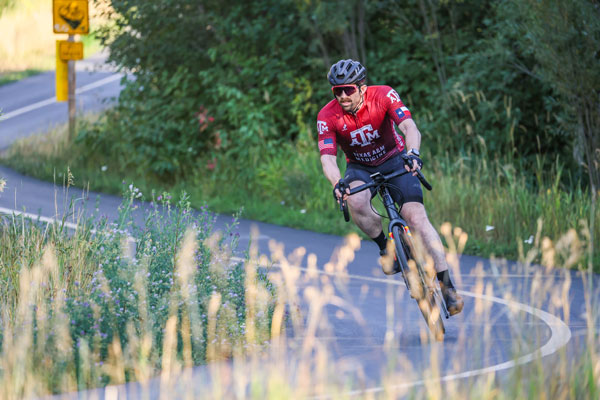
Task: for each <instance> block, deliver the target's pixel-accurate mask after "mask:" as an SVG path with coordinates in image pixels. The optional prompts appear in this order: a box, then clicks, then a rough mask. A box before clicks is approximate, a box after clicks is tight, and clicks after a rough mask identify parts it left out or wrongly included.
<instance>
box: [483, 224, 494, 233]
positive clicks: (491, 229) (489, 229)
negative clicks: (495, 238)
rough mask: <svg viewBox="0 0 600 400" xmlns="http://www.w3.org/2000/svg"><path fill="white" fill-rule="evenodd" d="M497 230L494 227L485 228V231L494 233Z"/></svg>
mask: <svg viewBox="0 0 600 400" xmlns="http://www.w3.org/2000/svg"><path fill="white" fill-rule="evenodd" d="M494 229H495V228H494V227H493V226H492V225H486V226H485V231H486V232H489V231H493V230H494Z"/></svg>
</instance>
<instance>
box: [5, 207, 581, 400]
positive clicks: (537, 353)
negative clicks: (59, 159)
mask: <svg viewBox="0 0 600 400" xmlns="http://www.w3.org/2000/svg"><path fill="white" fill-rule="evenodd" d="M0 213H4V214H15V215H22V216H24V217H26V218H31V219H34V220H38V219H39V220H40V221H43V222H47V223H54V222H60V220H58V219H56V218H48V217H40V216H37V215H34V214H31V213H25V212H22V211H18V210H11V209H8V208H3V207H0ZM65 226H67V227H69V228H71V229H76V228H77V225H76V224H73V223H70V222H65ZM128 240H129V241H133V242H135V239H134V238H132V237H129V238H128ZM232 260H233V261H237V262H244V261H245V259H243V258H240V257H232ZM273 266H274V267H279V265H278V264H277V263H276V264H273ZM294 268H298V269H300V270H301V271H304V272H309V269H308V268H304V267H294ZM313 271H314V270H313ZM316 272H317V273H319V274H321V275H329V276H335V275H336V274H335V273H332V272H327V271H323V270H319V269H317V270H316ZM345 276H346V277H348V278H350V279H358V280H362V281H368V282H377V283H386V284H390V285H404V282H402V281H400V280H396V279H385V278H372V277H368V276H361V275H353V274H348V275H345ZM458 293H460V294H462V295H464V296H469V297H473V298H479V299H482V300H487V301H492V302H495V303H498V304H502V305H505V306H508V307H512V308H514V309H517V310H520V311H523V312H527V313H529V314H531V315H533V316H534V317H537V318H540V319H541V320H542V321H544V323H545V324H546V325H548V327H549V328H550V331H551V334H550V339H548V341H547V342H546V343H545V344H544V345H543V346H542V347H540V348H539V349H536V350H534V351H532V352H531V353H529V354H526V355H524V356H521V357H519V358H517V359H515V360H510V361H505V362H503V363H500V364H496V365H492V366H489V367H485V368H479V369H474V370H470V371H465V372H460V373H457V374H450V375H445V376H442V377H440V378H437V379H431V380H424V379H420V380H416V381H413V382H405V383H402V384H399V385H393V386H391V387H388V388H383V387H381V386H377V387H373V388H369V389H364V390H355V391H351V392H347V393H345V394H346V395H359V394H364V393H379V392H383V391H384V390H389V389H404V388H411V387H414V386H419V385H423V384H425V383H426V382H440V381H441V382H448V381H453V380H457V379H464V378H469V377H473V376H477V375H484V374H489V373H493V372H498V371H502V370H505V369H508V368H512V367H515V366H517V365H522V364H526V363H528V362H531V361H533V360H534V359H535V358H536V357H545V356H548V355H550V354H553V353H555V352H556V351H557V350H558V349H560V348H561V347H563V346H565V345H566V344H567V343H568V342H569V340H571V329H570V328H569V327H568V326H567V324H565V323H564V321H562V320H561V319H560V318H558V317H556V316H554V315H552V314H550V313H548V312H546V311H544V310H541V309H539V308H535V307H531V306H528V305H527V304H523V303H519V302H517V301H514V300H506V299H501V298H499V297H495V296H488V295H484V294H477V293H473V292H467V291H465V290H458ZM330 397H331V396H319V397H315V398H318V399H321V398H330Z"/></svg>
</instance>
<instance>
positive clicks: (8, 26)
mask: <svg viewBox="0 0 600 400" xmlns="http://www.w3.org/2000/svg"><path fill="white" fill-rule="evenodd" d="M94 15H95V11H94V3H93V2H90V19H92V21H91V28H92V31H93V29H94V28H93V27H94V26H95V24H97V23H98V21H97V18H96V19H95V17H94ZM0 37H2V40H1V41H0V85H4V84H7V83H11V82H14V81H16V80H19V79H23V78H26V77H27V76H31V75H34V74H37V73H39V72H43V71H50V70H53V69H55V67H56V56H55V50H56V45H55V41H56V40H66V35H59V34H55V33H54V32H53V30H52V2H51V1H48V0H19V1H17V2H15V3H14V5H13V6H12V7H10V8H8V9H7V10H6V11H5V12H4V13H2V14H0ZM75 39H76V40H77V41H82V42H83V43H84V56H85V57H88V56H91V55H93V54H95V53H96V52H98V51H99V50H100V45H99V42H98V40H97V39H95V38H94V35H93V32H92V34H90V35H76V36H75Z"/></svg>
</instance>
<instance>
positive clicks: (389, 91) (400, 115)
mask: <svg viewBox="0 0 600 400" xmlns="http://www.w3.org/2000/svg"><path fill="white" fill-rule="evenodd" d="M382 88H384V90H383V92H384V93H385V97H382V100H381V101H382V102H383V107H384V109H385V110H386V113H387V115H389V116H390V118H392V119H393V120H394V122H395V123H396V125H400V123H401V122H402V121H404V120H406V119H409V118H412V117H411V115H410V111H409V110H408V108H407V107H406V106H405V105H404V103H403V102H402V100H401V99H400V96H399V95H398V92H396V91H395V90H394V89H393V88H391V87H389V86H383V87H382Z"/></svg>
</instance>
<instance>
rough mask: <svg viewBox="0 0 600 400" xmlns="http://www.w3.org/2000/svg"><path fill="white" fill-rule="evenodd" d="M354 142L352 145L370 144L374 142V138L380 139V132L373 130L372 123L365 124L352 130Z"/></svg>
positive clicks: (351, 135) (351, 134)
mask: <svg viewBox="0 0 600 400" xmlns="http://www.w3.org/2000/svg"><path fill="white" fill-rule="evenodd" d="M350 137H351V138H352V142H351V143H350V146H362V147H365V146H368V145H370V144H371V143H373V140H375V139H379V137H380V136H379V132H377V131H376V130H373V127H372V126H371V124H369V125H365V126H363V127H362V128H360V129H357V130H355V131H352V132H350Z"/></svg>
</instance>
